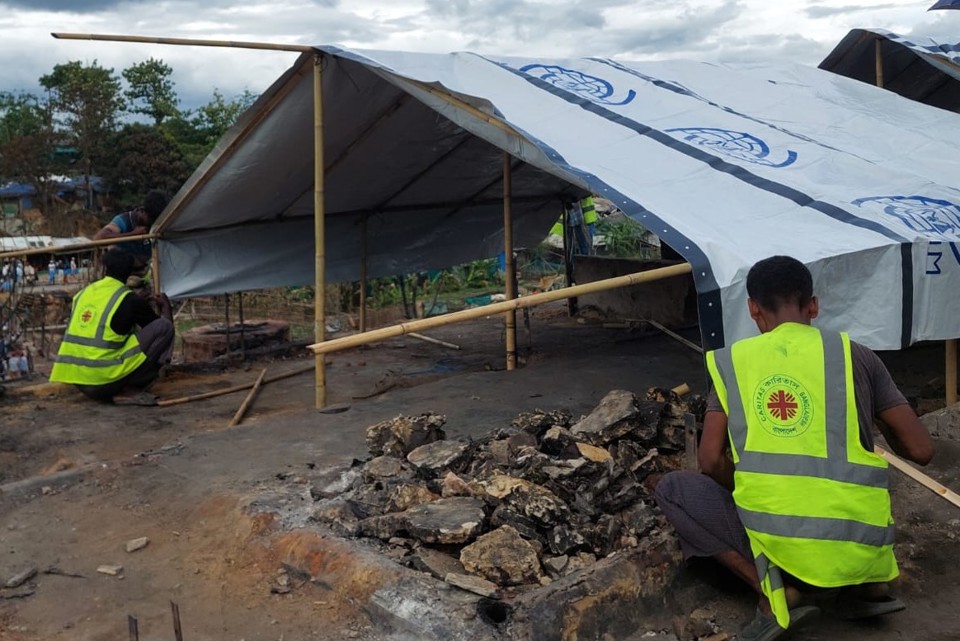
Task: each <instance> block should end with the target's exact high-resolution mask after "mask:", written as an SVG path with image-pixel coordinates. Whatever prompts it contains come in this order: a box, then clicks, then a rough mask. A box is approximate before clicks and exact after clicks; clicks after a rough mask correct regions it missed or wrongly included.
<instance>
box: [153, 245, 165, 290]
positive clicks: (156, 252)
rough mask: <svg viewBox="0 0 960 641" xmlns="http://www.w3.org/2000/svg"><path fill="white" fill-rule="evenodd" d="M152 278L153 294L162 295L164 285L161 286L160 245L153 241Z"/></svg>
mask: <svg viewBox="0 0 960 641" xmlns="http://www.w3.org/2000/svg"><path fill="white" fill-rule="evenodd" d="M150 277H151V279H152V280H153V293H154V294H162V293H163V285H161V284H160V245H159V244H158V243H157V241H156V240H154V241H153V247H152V249H151V256H150Z"/></svg>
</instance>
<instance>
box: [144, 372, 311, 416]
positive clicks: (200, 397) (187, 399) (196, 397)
mask: <svg viewBox="0 0 960 641" xmlns="http://www.w3.org/2000/svg"><path fill="white" fill-rule="evenodd" d="M313 370H314V365H313V363H310V364H309V365H307V366H305V367H298V368H297V369H295V370H291V371H289V372H284V373H283V374H275V375H274V376H269V377H267V378H264V379H263V385H266V384H267V383H274V382H276V381H282V380H283V379H285V378H293V377H294V376H299V375H300V374H306V373H307V372H312V371H313ZM251 387H253V383H243V384H241V385H234V386H232V387H225V388H223V389H218V390H213V391H212V392H203V393H202V394H192V395H190V396H181V397H179V398H170V399H166V400H162V401H157V407H170V406H172V405H182V404H184V403H192V402H193V401H204V400H206V399H208V398H216V397H217V396H225V395H226V394H233V393H235V392H242V391H243V390H245V389H250V388H251Z"/></svg>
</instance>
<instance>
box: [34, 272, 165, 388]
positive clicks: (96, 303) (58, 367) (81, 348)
mask: <svg viewBox="0 0 960 641" xmlns="http://www.w3.org/2000/svg"><path fill="white" fill-rule="evenodd" d="M130 294H131V293H130V290H129V289H127V287H126V286H125V285H124V284H123V283H121V282H120V281H118V280H117V279H115V278H110V277H109V276H108V277H106V278H101V279H100V280H98V281H96V282H93V283H91V284H90V285H88V286H86V287H85V288H83V289H82V290H80V292H79V293H78V294H77V295H76V296H75V297H74V299H73V310H72V312H71V314H70V323H69V325H68V326H67V332H66V334H64V335H63V341H62V342H61V343H60V350H59V352H58V354H57V360H56V363H54V365H53V370H52V371H51V372H50V380H51V381H55V382H59V383H71V384H74V385H104V384H107V383H112V382H114V381H118V380H120V379H121V378H123V377H124V376H126V375H127V374H130V373H131V372H133V371H134V370H135V369H137V367H139V366H140V365H141V364H142V363H144V362H145V361H146V360H147V357H146V355H145V354H144V353H143V350H142V349H140V342H139V341H138V340H137V335H136V333H131V334H129V335H128V336H124V335H121V334H117V333H116V332H114V331H113V329H112V328H111V327H110V321H111V320H112V319H113V315H114V314H115V313H116V311H117V309H118V308H119V306H120V302H121V301H122V300H123V299H124V297H126V296H129V295H130Z"/></svg>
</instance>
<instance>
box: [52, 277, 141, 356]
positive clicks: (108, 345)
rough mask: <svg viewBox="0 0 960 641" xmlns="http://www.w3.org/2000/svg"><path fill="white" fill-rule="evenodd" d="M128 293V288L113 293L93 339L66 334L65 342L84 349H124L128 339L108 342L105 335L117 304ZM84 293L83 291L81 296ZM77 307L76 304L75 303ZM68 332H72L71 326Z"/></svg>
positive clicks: (78, 297) (105, 306)
mask: <svg viewBox="0 0 960 641" xmlns="http://www.w3.org/2000/svg"><path fill="white" fill-rule="evenodd" d="M126 292H127V289H126V287H121V288H120V289H118V290H117V291H115V292H114V293H113V296H111V297H110V300H108V301H107V304H106V305H104V308H103V314H101V315H100V320H99V322H97V333H96V335H95V336H93V337H92V338H91V337H89V336H77V335H76V334H69V333H68V334H64V336H63V342H65V343H73V344H74V345H83V346H84V347H101V348H103V349H123V346H124V345H126V344H127V341H126V339H124V340H121V341H108V340H105V339H104V334H105V333H106V331H107V319H108V318H109V317H110V316H112V312H113V311H114V307H116V305H117V303H119V302H120V297H121V296H123V295H124V294H125V293H126ZM82 293H83V292H82V291H81V292H80V294H82ZM80 294H77V298H76V300H80ZM74 305H76V303H74ZM67 331H68V332H69V331H70V328H69V326H68V327H67Z"/></svg>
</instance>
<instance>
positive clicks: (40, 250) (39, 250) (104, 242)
mask: <svg viewBox="0 0 960 641" xmlns="http://www.w3.org/2000/svg"><path fill="white" fill-rule="evenodd" d="M156 238H157V236H156V235H155V234H138V235H136V236H115V237H113V238H103V239H101V240H91V241H89V242H86V243H74V244H70V245H61V246H60V247H32V248H30V249H16V250H13V251H9V252H3V253H0V258H15V257H17V256H35V255H37V254H67V253H70V252H76V251H84V250H87V249H96V248H98V247H109V246H110V245H119V244H120V243H129V242H135V241H140V240H154V239H156Z"/></svg>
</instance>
